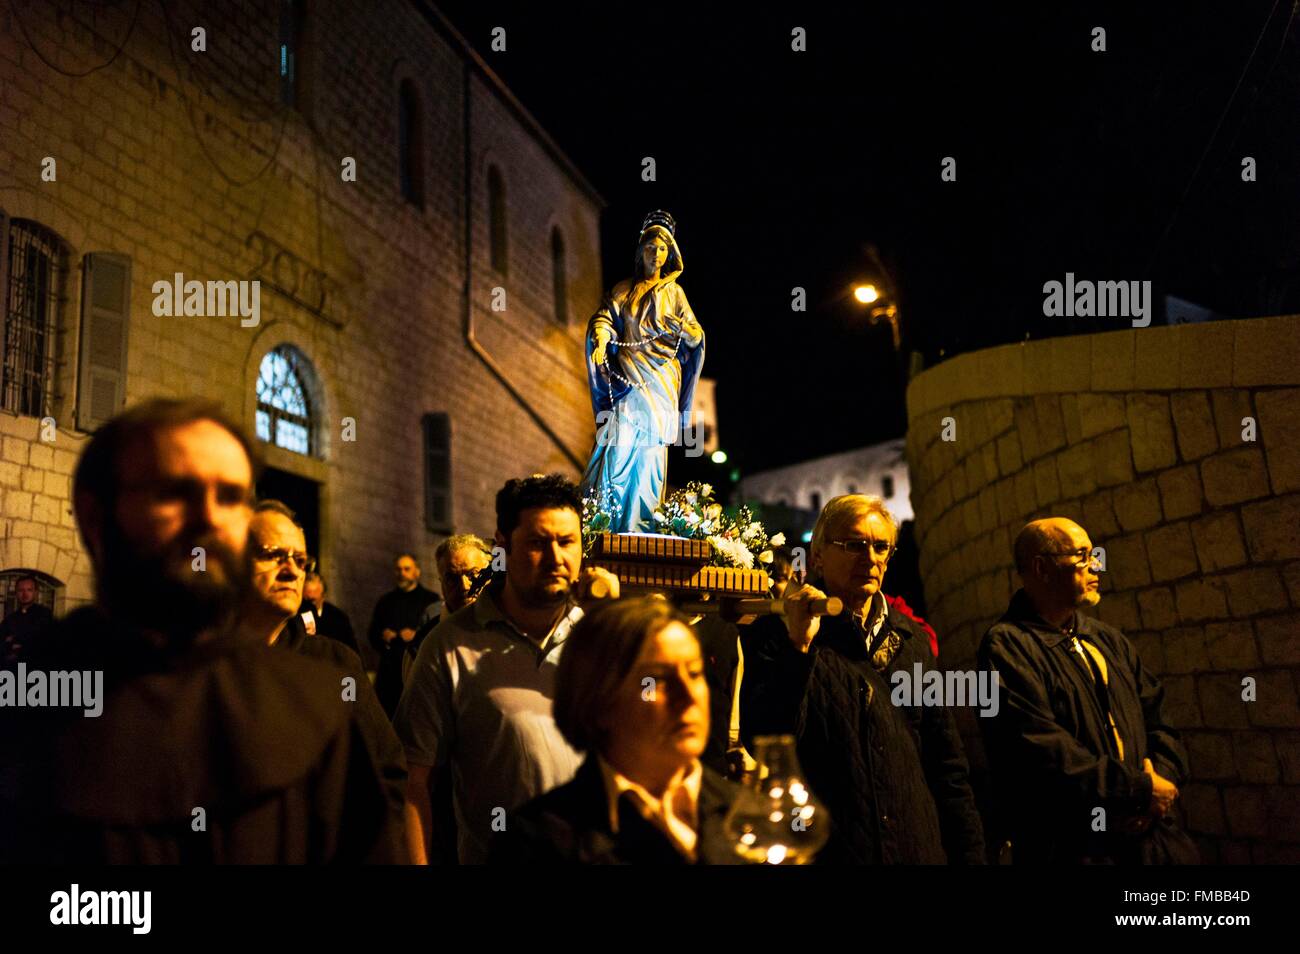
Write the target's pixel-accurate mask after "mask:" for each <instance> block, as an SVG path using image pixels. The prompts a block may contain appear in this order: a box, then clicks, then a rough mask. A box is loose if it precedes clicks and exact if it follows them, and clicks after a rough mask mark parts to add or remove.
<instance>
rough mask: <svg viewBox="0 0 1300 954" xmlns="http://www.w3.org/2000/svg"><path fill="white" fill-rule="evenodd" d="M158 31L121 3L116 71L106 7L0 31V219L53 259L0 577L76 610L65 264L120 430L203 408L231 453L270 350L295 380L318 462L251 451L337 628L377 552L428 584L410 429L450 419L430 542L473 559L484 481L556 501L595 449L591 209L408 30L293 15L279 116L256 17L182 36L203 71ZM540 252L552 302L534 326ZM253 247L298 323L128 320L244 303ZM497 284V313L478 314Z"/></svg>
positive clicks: (162, 23)
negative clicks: (268, 243) (105, 279)
mask: <svg viewBox="0 0 1300 954" xmlns="http://www.w3.org/2000/svg"><path fill="white" fill-rule="evenodd" d="M167 6H168V7H169V8H172V14H171V19H170V20H168V19H167V18H165V17H164V15H163V13H162V10H161V8H160V7H158V6H156V5H149V4H146V5H144V7H143V8H142V9H141V12H140V16H139V20H138V22H137V23H136V25H135V29H134V31H133V32H131V33H130V35H129V37H127V38H126V41H125V44H124V45H122V40H123V37H124V36H125V35H126V32H127V31H126V27H127V24H128V22H129V16H127V14H129V13H130V10H131V7H130V5H127V6H124V7H120V8H118V7H109V8H104V7H95V9H94V10H92V9H91V7H88V6H85V5H80V6H78V5H74V6H73V8H72V9H71V11H68V10H66V9H65V10H64V11H63V12H60V11H59V9H57V8H55V7H49V8H47V7H46V6H45V5H41V4H19V5H11V4H6V5H4V7H3V9H0V170H3V172H0V208H2V209H4V211H5V212H6V213H7V214H8V215H9V216H11V217H14V218H25V219H32V220H35V221H36V222H38V223H40V224H41V225H43V226H45V227H47V228H49V229H51V230H53V231H54V232H55V233H56V234H57V235H58V236H59V237H60V239H61V240H62V241H63V242H64V243H65V247H66V252H67V255H66V265H67V267H66V272H65V282H64V285H65V287H64V289H63V300H62V304H61V307H60V311H59V315H58V326H57V338H56V340H57V348H58V366H57V370H56V375H55V383H54V391H55V399H54V406H55V417H56V420H57V423H58V431H57V434H56V436H55V440H54V441H53V442H48V441H42V440H40V439H39V435H38V427H37V425H38V422H37V420H36V419H35V418H23V417H16V416H14V415H12V414H7V413H4V412H0V569H5V568H17V567H22V568H25V569H34V570H39V571H41V572H43V573H46V574H49V575H51V576H53V577H55V578H56V579H57V580H58V581H59V582H60V583H61V584H62V587H61V589H60V591H59V608H60V609H61V610H68V609H71V608H73V607H75V606H77V605H79V604H81V603H84V602H86V601H87V600H89V599H90V598H91V596H92V582H91V575H90V567H89V565H88V562H87V558H86V555H85V553H84V552H83V551H82V549H81V547H80V544H79V541H78V540H77V538H76V534H75V525H74V523H73V520H72V516H71V507H70V499H69V489H68V483H69V481H68V475H69V474H70V473H71V471H72V467H73V464H74V462H75V459H76V454H77V452H78V450H79V449H80V447H81V446H82V444H83V443H84V441H85V439H86V435H85V434H83V433H82V432H80V431H78V430H77V428H76V426H75V407H76V400H77V394H76V390H77V380H76V378H77V374H76V368H77V354H78V347H79V334H80V325H81V322H80V315H81V308H82V301H81V297H82V280H81V275H82V266H83V261H84V256H85V255H86V254H87V253H89V252H115V253H120V254H124V255H127V256H129V257H130V259H131V275H132V282H131V299H130V314H129V350H128V357H127V383H126V400H127V403H128V404H130V403H134V402H136V401H139V400H141V399H143V398H146V397H149V396H153V395H203V396H207V397H211V398H215V399H218V400H220V401H221V402H222V403H223V404H224V405H225V406H226V407H227V408H228V410H229V411H231V412H232V413H233V414H235V415H236V416H237V418H238V419H240V420H242V421H244V422H245V424H246V426H247V427H248V429H249V430H250V431H252V430H253V422H254V413H255V400H254V397H253V395H254V393H255V381H256V377H257V370H258V365H259V362H260V360H261V358H262V357H263V356H264V355H265V354H266V353H267V351H269V350H270V349H271V348H273V347H275V346H277V345H279V344H281V343H284V342H288V343H291V344H294V345H295V346H297V347H299V348H300V349H301V351H302V352H303V353H304V354H305V356H306V357H307V359H308V360H309V361H310V362H311V365H312V367H313V369H314V373H315V376H316V378H317V379H318V388H317V393H316V394H315V395H314V396H315V397H316V399H317V404H318V408H319V420H320V430H321V438H322V446H323V448H324V451H323V454H322V455H321V456H320V457H319V458H317V459H309V458H306V457H303V456H302V455H297V454H293V453H290V452H287V451H283V450H280V449H272V451H271V453H270V454H269V456H270V458H271V461H270V462H271V463H272V464H274V465H275V466H277V467H279V468H281V469H283V470H285V471H288V472H290V473H294V474H297V475H299V476H302V477H306V478H308V479H311V480H314V481H316V482H318V483H319V484H320V487H321V507H322V513H321V525H322V528H323V530H322V539H321V551H322V552H321V554H320V555H321V557H322V567H323V569H324V571H325V572H326V574H327V575H328V578H329V583H330V587H331V591H332V594H333V595H332V596H331V599H332V600H333V601H335V602H337V603H339V604H340V605H342V606H343V607H344V608H345V609H347V610H348V611H349V612H350V613H351V614H352V616H353V619H354V623H356V624H357V625H358V626H359V627H361V626H364V625H365V623H366V621H367V620H368V618H369V614H370V610H371V607H372V605H373V602H374V600H375V599H376V598H377V597H378V596H379V595H380V594H381V593H382V592H384V591H385V590H387V589H389V588H391V586H392V580H391V573H392V571H391V560H392V557H393V556H394V555H395V554H396V553H398V552H400V551H403V550H409V551H411V552H414V553H415V554H416V555H417V556H418V557H420V558H421V559H422V562H423V563H424V566H425V582H426V583H433V584H435V585H436V577H435V575H434V568H433V550H434V548H435V546H436V545H437V543H438V542H439V541H440V540H441V539H442V538H443V535H444V534H442V533H435V532H431V531H430V530H428V529H426V526H425V519H424V483H423V481H424V463H423V449H422V447H423V445H422V431H421V417H422V415H424V414H425V413H429V412H445V413H447V414H449V415H450V419H451V427H452V481H451V483H452V495H453V500H452V519H453V526H451V527H449V528H447V529H448V530H452V531H456V532H465V531H472V532H476V533H479V534H482V535H485V536H488V537H490V536H491V535H492V533H493V530H494V525H495V517H494V511H493V498H494V494H495V492H496V490H497V489H498V488H499V487H500V486H501V484H502V483H503V482H504V481H505V480H507V479H508V478H511V477H516V476H524V475H527V474H530V473H534V472H551V471H559V472H562V473H566V474H567V475H568V476H570V477H575V478H576V477H577V476H578V470H579V467H580V466H581V464H582V463H583V462H585V460H586V456H587V454H588V452H589V450H590V448H591V445H592V440H593V434H594V422H593V419H592V412H591V407H590V403H589V398H588V396H587V389H586V380H585V374H584V371H583V358H582V339H583V335H584V332H585V324H586V319H587V317H588V316H589V315H590V314H591V313H592V311H594V309H595V307H596V306H597V305H598V303H599V299H600V297H601V295H602V288H601V283H602V276H601V262H600V253H599V234H598V229H599V215H600V210H601V207H602V202H601V200H600V198H599V196H597V195H596V194H595V193H594V191H592V189H591V188H590V186H589V185H587V184H586V183H585V181H584V180H583V179H582V178H581V174H580V173H578V172H576V170H574V169H573V168H572V166H571V164H569V163H568V160H567V159H565V158H564V157H563V156H562V155H561V154H560V153H559V151H558V149H557V148H556V147H555V146H554V145H553V144H551V143H550V140H549V137H547V136H546V135H545V134H544V133H543V132H541V131H540V130H539V129H538V128H537V127H536V124H535V122H534V121H532V120H531V119H530V118H529V117H528V116H527V115H526V114H525V113H523V112H522V107H518V106H517V105H516V104H515V103H514V102H513V98H512V97H511V96H510V95H509V94H508V93H506V92H505V91H504V90H503V88H501V87H500V86H499V83H498V82H497V81H496V80H495V79H494V78H493V77H492V76H490V75H489V74H488V73H486V72H485V71H484V70H483V69H481V68H477V67H471V68H467V64H470V63H472V62H473V60H472V56H471V54H470V53H468V51H466V50H465V49H464V48H463V47H462V46H460V45H459V43H458V42H457V41H456V40H455V39H454V37H453V36H452V35H451V34H450V33H449V32H448V31H446V30H445V29H442V28H440V27H439V26H438V25H437V24H436V23H435V22H434V20H431V19H430V18H429V16H427V15H426V13H425V12H423V11H422V9H421V7H422V6H423V5H417V4H413V3H408V2H401V0H380V2H376V3H373V4H354V3H347V2H344V0H322V2H320V3H313V4H310V5H309V6H308V10H309V21H308V24H307V38H306V40H305V42H304V47H303V50H304V52H303V55H302V57H301V58H300V61H299V68H300V70H301V71H302V75H303V77H304V80H305V95H304V96H303V97H302V99H301V100H300V102H299V105H298V106H297V107H296V108H295V107H286V106H282V105H280V103H279V95H278V76H277V70H276V66H275V64H276V62H277V61H278V55H277V50H278V44H279V30H280V24H279V10H280V7H281V6H282V5H281V4H277V3H272V2H270V0H260V2H236V0H231V2H225V3H222V4H221V5H220V6H221V12H220V15H205V16H203V17H201V19H202V20H203V21H204V22H206V24H207V26H206V29H207V50H206V52H195V51H193V50H192V49H191V44H190V30H191V28H192V26H193V25H194V23H192V22H191V21H195V15H196V11H195V10H192V9H190V7H189V5H186V4H182V5H181V7H180V8H173V5H170V4H169V5H167ZM19 15H21V16H22V18H23V25H24V26H26V28H27V30H28V32H29V33H30V34H31V38H32V42H33V43H35V44H36V45H37V46H38V47H39V49H40V51H41V52H42V53H43V54H44V56H45V57H46V58H47V59H49V60H50V61H51V62H53V63H54V64H55V65H56V66H58V67H60V68H61V69H62V70H64V71H67V72H73V73H75V72H84V71H86V70H88V69H91V68H92V67H95V66H97V65H100V64H104V63H106V62H107V61H108V60H109V59H110V57H112V55H113V52H114V50H116V49H117V48H118V46H119V45H122V49H121V52H120V54H119V55H118V56H117V57H116V59H114V60H113V61H112V62H111V64H110V65H107V66H104V67H103V68H102V69H99V70H97V71H96V72H93V73H92V74H90V75H89V76H87V77H83V78H74V77H71V76H67V75H63V73H60V72H58V71H55V70H52V69H50V68H49V67H47V66H46V65H45V64H44V63H43V62H42V61H41V59H40V58H39V57H38V56H37V54H36V52H35V51H34V50H33V49H32V47H31V46H29V45H28V43H27V41H26V39H25V38H24V34H23V32H22V31H21V30H20V29H19V24H18V23H16V22H15V17H16V16H19ZM435 19H436V16H435ZM195 22H197V21H195ZM169 31H170V34H169ZM257 63H263V64H269V65H268V66H267V67H266V68H265V69H260V70H259V69H257V68H254V67H252V66H251V65H250V64H257ZM404 80H409V81H410V82H412V83H413V84H414V87H415V90H416V94H417V100H418V111H419V116H420V118H419V123H420V132H421V139H422V143H423V170H422V175H421V177H420V180H421V182H422V186H423V206H422V207H420V206H417V205H416V204H413V203H412V202H409V201H407V200H406V199H404V197H403V196H402V193H401V189H400V185H399V181H398V171H397V170H398V101H399V100H398V96H399V88H400V86H401V83H402V82H403V81H404ZM467 86H468V94H467V93H466V87H467ZM466 95H468V100H469V116H470V123H469V127H470V133H469V160H468V166H469V170H468V171H469V179H470V186H469V190H468V195H467V190H466V185H465V183H466V162H465V148H466V144H465V134H464V127H465V123H464V115H465V99H466ZM46 156H50V157H54V158H55V159H56V161H57V180H56V181H54V182H44V181H42V179H41V169H42V165H41V164H42V160H43V158H44V157H46ZM345 157H352V158H354V159H355V161H356V181H355V182H345V181H343V179H342V176H341V169H342V162H343V160H344V159H345ZM491 166H495V167H497V168H498V169H499V170H500V173H501V176H502V178H503V181H504V184H505V199H506V221H507V235H508V239H507V268H506V271H505V273H504V274H503V273H500V272H497V271H495V270H494V269H493V268H492V267H491V263H490V255H489V239H488V223H489V208H488V197H487V177H488V170H489V168H490V167H491ZM467 216H468V218H469V220H470V225H471V229H470V234H471V235H472V248H471V250H470V253H471V254H470V255H469V260H470V262H471V263H472V264H471V265H470V267H468V269H467V267H466V258H467V256H466V248H465V245H466V242H465V238H466V228H465V225H466V217H467ZM557 228H558V229H559V231H560V233H561V235H562V236H563V240H564V246H565V251H566V269H565V272H566V277H567V298H568V308H567V314H565V315H558V316H557V314H556V309H555V307H554V296H553V291H552V289H553V285H552V255H551V235H552V230H553V229H557ZM255 232H260V233H262V234H264V235H265V236H267V237H268V238H269V239H270V240H272V241H273V242H275V243H276V244H277V245H278V246H279V247H281V248H283V249H284V250H286V251H287V253H288V254H287V255H286V256H283V257H282V258H281V260H280V261H277V262H275V263H274V264H275V266H276V267H277V268H280V269H282V270H283V271H284V273H285V274H286V275H288V274H290V273H291V271H292V269H291V261H290V257H292V258H296V259H297V260H298V261H299V262H301V263H302V264H303V267H304V268H313V269H319V270H320V271H321V272H323V273H324V274H325V275H326V276H327V278H328V289H329V291H328V296H329V304H328V306H327V308H326V309H325V316H324V317H322V316H321V315H320V314H317V313H316V312H315V311H313V310H310V309H309V308H307V307H304V306H303V305H302V304H299V303H298V302H297V301H295V300H293V299H291V298H289V297H286V296H285V295H282V294H279V293H277V292H275V291H272V290H270V289H268V288H267V287H266V285H265V283H264V285H263V288H262V296H261V311H262V314H261V324H260V325H259V326H258V327H255V328H243V327H241V326H240V323H239V320H238V319H237V318H222V317H157V316H155V315H154V314H153V310H152V304H153V300H154V293H153V291H152V286H153V283H154V282H156V281H158V280H162V279H165V280H170V279H171V277H172V275H173V273H175V272H183V273H184V274H185V277H186V278H187V279H197V280H200V281H207V280H239V279H244V278H248V277H249V276H250V275H251V274H252V271H253V269H254V268H255V267H256V266H257V264H258V254H257V251H256V249H255V247H254V246H253V245H250V235H252V234H253V233H255ZM630 254H631V250H630V249H629V255H630ZM467 272H468V274H467ZM287 281H288V279H286V283H287ZM498 286H499V287H501V288H503V289H504V290H505V293H506V299H505V304H506V308H505V310H504V311H496V310H494V309H493V299H492V290H493V289H494V288H496V287H498ZM467 290H468V301H469V308H470V310H471V312H472V317H473V320H474V323H475V325H476V329H475V330H476V337H477V340H478V342H479V343H480V344H481V346H482V348H483V349H484V350H485V351H486V353H487V354H488V355H489V356H490V357H491V358H492V359H493V360H495V362H496V363H497V364H498V365H499V366H500V367H501V368H502V369H504V370H505V373H506V374H507V376H509V377H510V379H511V380H512V382H513V384H514V385H515V386H516V387H517V389H518V390H519V391H520V392H521V393H522V395H523V396H524V398H525V399H526V401H527V403H528V404H530V405H531V408H532V412H533V413H530V412H529V410H528V409H526V408H525V407H524V406H522V405H521V403H520V402H519V401H517V400H516V399H515V398H513V397H512V396H511V394H510V393H509V392H508V391H507V389H506V387H505V386H504V385H503V383H502V382H501V381H500V380H499V379H498V377H497V376H495V375H494V374H493V373H492V371H491V370H490V369H489V367H488V365H487V363H486V362H485V361H484V360H482V359H481V358H480V357H479V356H477V355H476V354H475V353H474V351H473V350H472V349H471V347H470V345H469V343H468V342H467V340H466V334H465V324H466V300H467ZM700 311H701V316H702V319H703V320H704V321H705V322H706V323H707V320H708V319H707V313H706V311H705V309H704V308H701V309H700ZM534 414H535V415H536V416H537V417H540V418H541V419H542V420H544V421H546V422H547V423H548V425H549V426H550V427H551V428H552V429H553V430H554V431H555V432H556V433H557V434H558V435H559V442H556V441H553V440H552V439H551V438H550V437H548V436H547V434H546V433H545V432H544V431H543V429H542V428H541V427H539V426H538V424H537V423H536V420H535V418H534ZM345 417H351V418H353V419H354V420H355V422H356V423H355V441H351V442H344V441H343V440H342V439H341V435H342V420H343V418H345ZM561 445H563V446H561ZM575 461H576V463H575Z"/></svg>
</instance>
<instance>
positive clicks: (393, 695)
mask: <svg viewBox="0 0 1300 954" xmlns="http://www.w3.org/2000/svg"><path fill="white" fill-rule="evenodd" d="M393 567H394V570H395V572H396V574H397V588H396V589H394V590H390V591H389V592H387V593H385V594H384V595H383V596H381V597H380V598H379V601H378V602H377V603H376V604H375V611H374V613H373V614H372V615H371V617H370V629H369V637H370V644H371V645H372V646H373V647H374V648H375V651H376V652H378V653H379V669H378V671H377V673H376V674H375V692H377V693H378V694H379V702H380V704H381V705H383V707H384V711H385V712H387V713H388V715H389V717H390V718H391V717H392V715H393V713H394V712H395V711H396V710H397V703H398V702H399V701H401V698H402V686H403V685H405V683H406V673H407V671H408V670H409V669H410V667H411V666H412V665H413V664H414V662H415V657H416V654H417V653H418V652H419V651H420V645H419V642H420V641H417V640H416V634H417V632H419V631H420V630H421V626H422V624H424V623H426V622H428V620H429V617H430V616H432V615H434V614H435V613H436V612H437V608H436V607H433V606H432V604H434V603H437V602H438V601H439V599H438V594H437V593H435V592H433V591H432V590H427V589H425V588H424V587H423V586H421V585H420V564H418V563H416V562H415V557H413V556H411V555H410V554H409V553H403V554H400V555H399V556H398V557H397V560H396V561H395V562H394V564H393ZM424 632H428V630H425V631H424ZM421 641H422V640H421Z"/></svg>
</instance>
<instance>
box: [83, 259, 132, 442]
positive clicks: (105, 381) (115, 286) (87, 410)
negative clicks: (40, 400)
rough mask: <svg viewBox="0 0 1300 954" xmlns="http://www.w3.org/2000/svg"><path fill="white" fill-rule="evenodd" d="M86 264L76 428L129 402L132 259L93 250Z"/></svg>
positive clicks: (92, 425) (96, 422) (92, 424)
mask: <svg viewBox="0 0 1300 954" xmlns="http://www.w3.org/2000/svg"><path fill="white" fill-rule="evenodd" d="M84 268H85V271H84V274H83V277H82V287H81V349H80V363H79V373H78V384H77V427H78V429H80V430H83V431H93V430H95V429H96V428H98V427H99V426H100V425H101V424H103V423H105V422H106V421H107V420H108V419H109V418H111V417H112V416H113V415H114V414H116V413H117V412H118V411H120V410H121V409H122V405H123V404H124V403H126V341H127V333H128V331H129V325H130V317H131V260H130V259H129V258H127V257H126V256H125V255H115V254H112V253H109V252H90V253H88V254H87V255H86V258H85V266H84Z"/></svg>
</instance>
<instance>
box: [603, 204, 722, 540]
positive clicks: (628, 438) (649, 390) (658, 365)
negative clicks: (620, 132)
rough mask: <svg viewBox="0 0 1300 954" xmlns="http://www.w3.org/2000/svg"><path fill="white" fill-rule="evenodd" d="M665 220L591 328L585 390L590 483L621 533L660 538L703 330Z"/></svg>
mask: <svg viewBox="0 0 1300 954" xmlns="http://www.w3.org/2000/svg"><path fill="white" fill-rule="evenodd" d="M676 231H677V224H676V223H675V222H674V221H673V217H672V216H671V215H669V214H668V213H667V212H663V211H657V212H651V213H650V214H649V215H647V216H646V218H645V221H644V222H643V223H642V225H641V235H640V237H639V238H638V239H637V250H636V264H635V267H634V270H633V276H632V278H631V279H629V280H627V281H622V282H619V283H618V284H617V285H615V286H614V287H613V289H612V290H611V291H610V293H609V295H608V296H606V298H605V301H604V303H603V304H602V305H601V307H600V309H599V310H598V311H597V312H596V313H595V314H594V315H592V317H591V321H589V322H588V324H587V382H588V385H589V386H590V388H591V404H592V408H593V409H594V411H595V414H596V447H595V449H594V450H593V451H592V454H591V460H590V461H589V462H588V463H587V470H586V473H585V474H584V475H583V480H582V488H583V493H584V494H585V495H591V496H594V497H595V498H596V500H597V504H598V506H599V508H600V509H601V510H602V511H604V512H605V513H607V514H608V515H609V517H610V524H611V525H610V530H611V531H613V532H615V533H639V532H651V531H653V530H654V525H653V521H652V519H651V518H652V515H653V513H654V511H655V508H656V507H658V506H659V504H660V502H661V501H662V500H663V493H664V481H665V477H666V474H667V469H668V447H669V446H670V445H672V444H675V443H676V442H677V441H678V440H679V439H680V437H681V432H682V428H684V427H688V426H689V425H690V413H691V401H692V399H693V398H694V396H695V385H696V382H698V381H699V379H700V369H701V367H702V366H703V364H704V330H703V329H702V328H701V327H700V324H699V322H698V321H696V320H695V315H694V314H693V313H692V311H691V306H690V304H688V303H687V301H686V293H685V292H684V291H682V287H681V286H680V285H678V284H677V279H678V278H679V277H680V276H681V274H682V269H683V263H682V253H681V250H680V249H679V248H678V247H677V241H676V239H675V238H674V234H675V232H676Z"/></svg>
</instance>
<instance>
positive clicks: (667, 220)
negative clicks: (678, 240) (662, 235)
mask: <svg viewBox="0 0 1300 954" xmlns="http://www.w3.org/2000/svg"><path fill="white" fill-rule="evenodd" d="M652 225H659V226H662V227H663V228H666V229H667V230H668V234H669V235H672V236H676V234H677V222H676V221H675V220H674V219H673V217H672V216H671V215H669V214H668V213H667V212H665V211H664V210H663V209H656V210H655V211H653V212H651V213H650V214H649V215H647V216H646V217H645V221H644V222H642V223H641V232H642V233H643V234H644V233H645V230H646V229H648V228H650V226H652Z"/></svg>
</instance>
